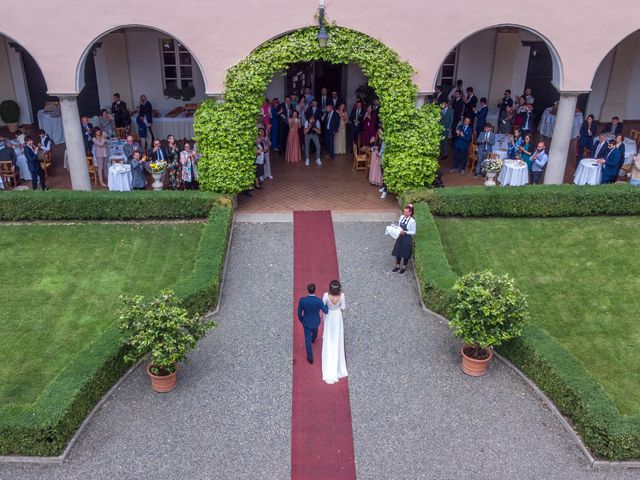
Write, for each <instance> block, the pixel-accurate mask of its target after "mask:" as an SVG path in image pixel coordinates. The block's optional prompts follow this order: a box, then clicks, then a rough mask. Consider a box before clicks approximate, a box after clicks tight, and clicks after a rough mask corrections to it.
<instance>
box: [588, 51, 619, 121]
mask: <svg viewBox="0 0 640 480" xmlns="http://www.w3.org/2000/svg"><path fill="white" fill-rule="evenodd" d="M613 57H614V51H613V50H612V51H611V52H609V54H608V55H607V56H606V57H605V58H604V60H603V61H602V63H601V64H600V67H598V71H597V72H596V75H595V77H594V79H593V85H592V87H591V94H590V95H589V103H587V111H586V112H585V113H586V114H587V115H589V114H590V113H593V115H594V116H595V117H596V120H600V113H601V112H602V103H603V102H604V98H605V96H606V94H607V89H608V87H609V77H610V76H611V68H612V65H613Z"/></svg>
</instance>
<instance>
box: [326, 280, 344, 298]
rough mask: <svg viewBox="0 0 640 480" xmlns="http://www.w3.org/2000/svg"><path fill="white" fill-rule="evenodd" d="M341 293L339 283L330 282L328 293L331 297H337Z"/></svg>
mask: <svg viewBox="0 0 640 480" xmlns="http://www.w3.org/2000/svg"><path fill="white" fill-rule="evenodd" d="M341 292H342V287H341V286H340V282H339V281H338V280H331V283H330V284H329V293H330V294H331V295H335V296H338V295H340V293H341Z"/></svg>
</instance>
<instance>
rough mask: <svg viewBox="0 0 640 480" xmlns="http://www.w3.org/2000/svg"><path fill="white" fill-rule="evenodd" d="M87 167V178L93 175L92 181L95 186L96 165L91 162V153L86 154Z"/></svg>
mask: <svg viewBox="0 0 640 480" xmlns="http://www.w3.org/2000/svg"><path fill="white" fill-rule="evenodd" d="M87 167H88V169H89V178H91V177H93V182H94V183H95V185H96V187H97V186H98V170H97V167H96V166H95V165H94V164H93V157H92V156H91V155H87Z"/></svg>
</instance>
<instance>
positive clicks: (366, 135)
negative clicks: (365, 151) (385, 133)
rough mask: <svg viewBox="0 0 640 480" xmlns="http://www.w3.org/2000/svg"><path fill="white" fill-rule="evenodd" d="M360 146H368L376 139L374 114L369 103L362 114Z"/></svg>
mask: <svg viewBox="0 0 640 480" xmlns="http://www.w3.org/2000/svg"><path fill="white" fill-rule="evenodd" d="M362 126H363V130H362V146H369V145H371V144H372V143H373V142H375V139H376V114H375V112H374V111H373V108H372V107H371V105H369V106H368V107H367V113H365V114H364V120H363V121H362Z"/></svg>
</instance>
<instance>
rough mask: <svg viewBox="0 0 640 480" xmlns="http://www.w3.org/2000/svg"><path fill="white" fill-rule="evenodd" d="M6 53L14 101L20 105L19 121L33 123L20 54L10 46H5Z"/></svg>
mask: <svg viewBox="0 0 640 480" xmlns="http://www.w3.org/2000/svg"><path fill="white" fill-rule="evenodd" d="M7 55H8V57H9V65H10V68H11V78H12V80H13V90H14V93H15V101H16V102H17V103H18V105H20V123H33V122H34V121H35V120H34V118H33V114H32V113H31V99H30V98H29V90H28V88H27V80H26V78H25V75H24V66H23V65H22V56H21V55H20V54H19V53H18V52H16V51H15V50H14V49H13V48H11V47H8V48H7Z"/></svg>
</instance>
